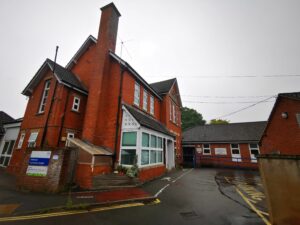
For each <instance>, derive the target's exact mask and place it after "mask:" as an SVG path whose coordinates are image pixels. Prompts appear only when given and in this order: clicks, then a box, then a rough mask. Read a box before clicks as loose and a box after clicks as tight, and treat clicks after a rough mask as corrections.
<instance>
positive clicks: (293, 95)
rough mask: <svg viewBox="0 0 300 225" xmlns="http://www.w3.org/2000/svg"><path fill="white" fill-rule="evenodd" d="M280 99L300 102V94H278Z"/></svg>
mask: <svg viewBox="0 0 300 225" xmlns="http://www.w3.org/2000/svg"><path fill="white" fill-rule="evenodd" d="M278 97H285V98H291V99H295V100H300V92H291V93H280V94H278Z"/></svg>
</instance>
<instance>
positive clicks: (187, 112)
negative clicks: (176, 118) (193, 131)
mask: <svg viewBox="0 0 300 225" xmlns="http://www.w3.org/2000/svg"><path fill="white" fill-rule="evenodd" d="M181 122H182V125H181V128H182V129H183V130H186V129H187V128H189V127H193V126H196V125H204V124H205V123H206V121H205V120H203V117H202V115H201V113H198V112H197V111H196V110H195V109H190V108H188V107H183V108H182V111H181Z"/></svg>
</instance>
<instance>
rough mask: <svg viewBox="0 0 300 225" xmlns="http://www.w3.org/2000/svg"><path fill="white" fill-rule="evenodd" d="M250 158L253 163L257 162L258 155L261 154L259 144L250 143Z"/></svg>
mask: <svg viewBox="0 0 300 225" xmlns="http://www.w3.org/2000/svg"><path fill="white" fill-rule="evenodd" d="M249 152H250V159H251V162H252V163H257V158H256V156H257V155H259V146H258V144H249Z"/></svg>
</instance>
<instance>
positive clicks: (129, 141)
mask: <svg viewBox="0 0 300 225" xmlns="http://www.w3.org/2000/svg"><path fill="white" fill-rule="evenodd" d="M122 146H136V132H123V138H122Z"/></svg>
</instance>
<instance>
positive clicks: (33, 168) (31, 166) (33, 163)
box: [26, 151, 51, 177]
mask: <svg viewBox="0 0 300 225" xmlns="http://www.w3.org/2000/svg"><path fill="white" fill-rule="evenodd" d="M50 157H51V151H32V152H31V155H30V159H29V162H28V167H27V171H26V174H27V175H28V176H37V177H44V176H46V175H47V171H48V165H49V160H50Z"/></svg>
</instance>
